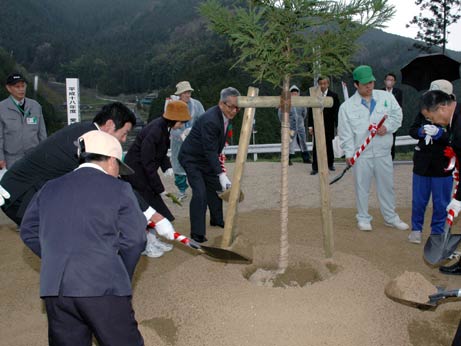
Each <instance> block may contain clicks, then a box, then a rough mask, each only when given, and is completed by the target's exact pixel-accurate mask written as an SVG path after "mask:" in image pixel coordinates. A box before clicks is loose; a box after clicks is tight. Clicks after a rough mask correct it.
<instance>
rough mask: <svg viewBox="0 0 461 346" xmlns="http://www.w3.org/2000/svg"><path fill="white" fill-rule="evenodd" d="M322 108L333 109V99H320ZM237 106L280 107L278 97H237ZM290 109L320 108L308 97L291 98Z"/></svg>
mask: <svg viewBox="0 0 461 346" xmlns="http://www.w3.org/2000/svg"><path fill="white" fill-rule="evenodd" d="M322 101H323V107H325V108H331V107H333V98H332V97H330V96H328V97H325V98H323V99H322ZM238 106H239V107H240V108H246V107H254V108H272V107H274V108H278V107H279V106H280V96H257V97H256V96H239V97H238ZM291 107H322V104H321V103H320V101H319V99H318V98H316V97H310V96H292V97H291Z"/></svg>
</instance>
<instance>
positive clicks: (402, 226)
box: [384, 219, 410, 231]
mask: <svg viewBox="0 0 461 346" xmlns="http://www.w3.org/2000/svg"><path fill="white" fill-rule="evenodd" d="M384 224H385V225H386V226H387V227H393V228H397V229H398V230H400V231H406V230H407V229H409V228H410V226H408V225H407V224H406V223H405V222H403V221H402V220H400V219H399V220H397V221H396V222H394V223H388V222H384Z"/></svg>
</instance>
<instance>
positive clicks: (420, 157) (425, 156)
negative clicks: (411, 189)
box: [409, 113, 451, 177]
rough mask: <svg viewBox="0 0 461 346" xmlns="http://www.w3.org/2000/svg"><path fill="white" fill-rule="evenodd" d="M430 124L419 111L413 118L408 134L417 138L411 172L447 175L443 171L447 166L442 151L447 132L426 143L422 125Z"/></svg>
mask: <svg viewBox="0 0 461 346" xmlns="http://www.w3.org/2000/svg"><path fill="white" fill-rule="evenodd" d="M428 124H432V123H431V122H429V121H427V120H426V119H425V118H424V116H423V115H422V114H421V113H418V115H417V116H416V118H415V121H414V122H413V125H411V127H410V131H409V134H410V136H411V137H413V138H414V139H418V140H419V141H418V144H417V145H416V146H415V149H414V154H413V173H415V174H418V175H422V176H427V177H447V176H450V175H451V171H450V172H445V168H446V167H447V166H448V161H449V160H448V158H447V157H445V155H444V154H443V151H444V150H445V148H446V147H447V145H449V134H448V132H446V131H444V133H443V134H442V137H440V138H439V139H437V140H435V139H433V140H432V144H429V145H426V142H425V137H426V135H425V134H423V133H422V127H423V126H424V125H428Z"/></svg>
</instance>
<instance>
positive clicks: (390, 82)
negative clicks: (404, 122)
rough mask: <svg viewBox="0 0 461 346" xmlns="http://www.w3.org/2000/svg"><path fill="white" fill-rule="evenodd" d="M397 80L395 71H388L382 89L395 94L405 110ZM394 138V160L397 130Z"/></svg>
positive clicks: (392, 153) (392, 149)
mask: <svg viewBox="0 0 461 346" xmlns="http://www.w3.org/2000/svg"><path fill="white" fill-rule="evenodd" d="M396 81H397V76H396V75H395V74H394V73H391V72H389V73H387V74H386V75H385V76H384V88H382V90H385V91H387V92H390V93H392V95H394V97H395V99H396V100H397V103H398V104H399V106H400V108H402V110H403V93H402V90H400V89H399V88H395V87H394V85H395V82H396ZM393 136H394V139H393V142H392V148H391V156H392V160H394V158H395V138H396V136H397V132H394V133H393Z"/></svg>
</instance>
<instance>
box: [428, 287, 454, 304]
mask: <svg viewBox="0 0 461 346" xmlns="http://www.w3.org/2000/svg"><path fill="white" fill-rule="evenodd" d="M450 297H461V289H458V290H451V291H441V292H438V293H435V294H431V295H430V296H429V302H430V303H438V302H439V301H440V300H442V299H446V298H450Z"/></svg>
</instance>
